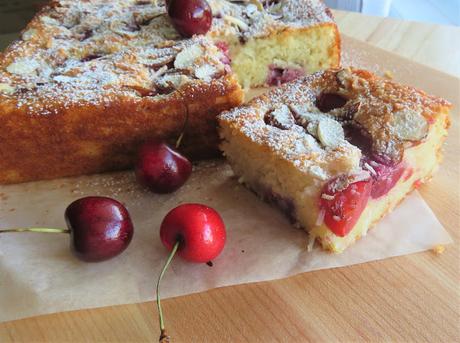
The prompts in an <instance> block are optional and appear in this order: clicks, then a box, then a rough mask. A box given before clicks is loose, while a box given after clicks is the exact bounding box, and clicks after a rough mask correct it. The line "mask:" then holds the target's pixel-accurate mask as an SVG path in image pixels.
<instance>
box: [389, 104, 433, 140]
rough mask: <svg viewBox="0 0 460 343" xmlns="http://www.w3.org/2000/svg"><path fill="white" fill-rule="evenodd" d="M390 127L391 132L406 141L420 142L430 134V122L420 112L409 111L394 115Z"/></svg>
mask: <svg viewBox="0 0 460 343" xmlns="http://www.w3.org/2000/svg"><path fill="white" fill-rule="evenodd" d="M389 125H390V130H391V132H392V133H393V134H394V135H396V137H398V138H399V139H401V140H404V141H419V140H421V139H423V138H424V137H425V136H426V134H427V132H428V121H427V120H426V119H425V118H424V117H423V115H422V114H421V113H420V111H414V110H409V109H405V110H402V111H398V112H396V113H394V114H393V116H392V118H391V121H390V124H389Z"/></svg>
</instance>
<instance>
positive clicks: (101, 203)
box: [65, 196, 134, 262]
mask: <svg viewBox="0 0 460 343" xmlns="http://www.w3.org/2000/svg"><path fill="white" fill-rule="evenodd" d="M65 219H66V222H67V226H68V228H69V230H70V247H71V250H72V252H73V254H74V255H75V256H76V257H77V258H79V259H80V260H82V261H85V262H100V261H104V260H108V259H110V258H112V257H114V256H116V255H118V254H120V253H122V252H123V251H124V250H125V249H126V248H127V247H128V245H129V243H130V242H131V239H132V237H133V233H134V227H133V224H132V222H131V218H130V216H129V213H128V210H127V209H126V208H125V207H124V206H123V204H121V203H120V202H118V201H116V200H114V199H111V198H105V197H95V196H93V197H86V198H81V199H79V200H76V201H74V202H73V203H71V204H70V205H69V206H68V207H67V209H66V211H65Z"/></svg>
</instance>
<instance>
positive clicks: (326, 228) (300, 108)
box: [219, 68, 451, 252]
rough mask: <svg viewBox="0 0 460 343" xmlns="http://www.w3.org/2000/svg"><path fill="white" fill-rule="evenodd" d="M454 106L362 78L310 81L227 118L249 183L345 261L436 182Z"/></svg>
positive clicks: (234, 160)
mask: <svg viewBox="0 0 460 343" xmlns="http://www.w3.org/2000/svg"><path fill="white" fill-rule="evenodd" d="M450 106H451V105H450V104H449V103H448V102H446V101H445V100H443V99H440V98H436V97H433V96H429V95H427V94H425V93H424V92H422V91H419V90H416V89H414V88H411V87H408V86H403V85H399V84H397V83H394V82H391V81H389V80H385V79H381V78H379V77H376V76H374V75H373V74H371V73H369V72H366V71H363V70H356V69H350V68H348V69H330V70H327V71H324V72H318V73H316V74H313V75H311V76H307V77H303V78H301V79H298V80H296V81H294V82H291V83H289V84H286V85H284V86H282V87H280V88H278V89H274V90H272V91H271V92H269V93H267V94H265V95H262V96H260V97H258V98H255V99H253V100H252V101H251V102H250V103H249V104H248V105H246V106H242V107H239V108H237V109H234V110H232V111H229V112H226V113H224V114H222V115H220V117H219V124H220V135H221V138H222V144H221V148H222V150H223V152H224V154H225V155H226V157H227V159H228V160H229V162H230V164H231V165H232V168H233V170H234V172H235V174H236V175H237V176H238V177H239V179H240V181H241V182H243V183H244V184H246V185H247V186H248V187H249V188H250V189H252V190H253V191H255V192H256V193H257V194H259V195H260V196H261V197H262V198H263V199H265V200H266V201H268V202H271V203H275V204H277V205H278V206H279V207H280V208H281V209H282V210H283V212H285V213H286V214H287V215H288V216H289V217H290V218H291V220H292V221H294V222H295V223H296V224H297V225H299V226H301V227H303V228H305V229H306V230H307V231H309V233H310V237H311V242H314V240H315V239H316V240H318V241H319V242H320V243H321V244H322V246H323V247H324V248H325V249H327V250H331V251H334V252H342V251H343V250H344V249H345V248H346V247H348V246H349V245H350V244H352V243H353V242H354V241H355V240H356V239H358V238H360V237H361V236H364V235H365V234H366V233H367V231H368V230H369V228H370V227H372V226H373V225H374V224H375V223H376V222H378V221H379V220H380V219H381V218H382V217H383V216H385V215H386V214H387V213H388V212H390V211H391V210H392V209H393V208H394V207H395V206H396V205H397V204H398V203H399V202H400V201H401V200H402V199H404V197H405V196H406V195H407V194H408V193H409V192H410V191H412V190H413V189H414V188H416V187H418V186H419V185H420V184H421V183H423V182H425V181H427V180H429V179H430V178H431V176H432V175H433V173H434V172H435V170H436V168H437V167H438V164H439V162H440V159H441V147H442V143H443V141H444V139H445V137H446V135H447V128H448V126H449V115H448V112H449V109H450Z"/></svg>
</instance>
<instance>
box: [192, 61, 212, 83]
mask: <svg viewBox="0 0 460 343" xmlns="http://www.w3.org/2000/svg"><path fill="white" fill-rule="evenodd" d="M216 73H217V69H216V68H215V67H214V66H212V65H209V64H203V65H202V66H200V67H198V68H197V69H196V70H195V76H196V77H197V78H199V79H200V80H203V81H206V82H210V81H211V80H212V78H213V76H214V75H215V74H216Z"/></svg>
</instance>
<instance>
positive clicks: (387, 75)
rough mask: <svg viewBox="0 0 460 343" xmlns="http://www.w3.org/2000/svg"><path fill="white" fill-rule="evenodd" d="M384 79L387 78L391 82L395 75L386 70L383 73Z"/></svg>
mask: <svg viewBox="0 0 460 343" xmlns="http://www.w3.org/2000/svg"><path fill="white" fill-rule="evenodd" d="M383 77H385V78H386V79H389V80H393V78H394V74H393V72H392V71H391V70H385V71H384V72H383Z"/></svg>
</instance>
